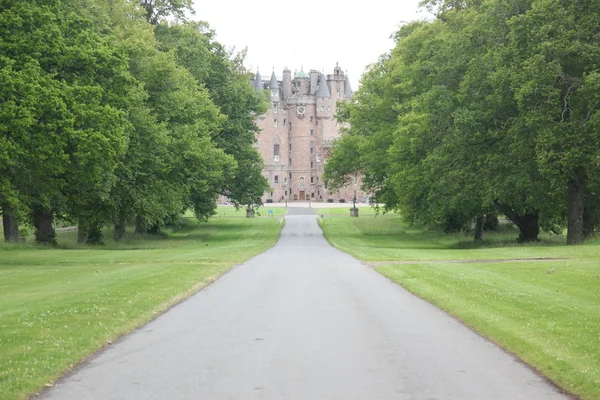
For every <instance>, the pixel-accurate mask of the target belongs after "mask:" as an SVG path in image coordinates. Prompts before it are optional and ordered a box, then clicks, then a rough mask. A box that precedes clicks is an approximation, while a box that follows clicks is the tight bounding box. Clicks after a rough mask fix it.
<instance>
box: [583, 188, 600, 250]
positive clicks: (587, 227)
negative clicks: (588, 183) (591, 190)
mask: <svg viewBox="0 0 600 400" xmlns="http://www.w3.org/2000/svg"><path fill="white" fill-rule="evenodd" d="M585 198H586V200H587V199H588V195H587V194H585ZM597 216H598V209H597V206H596V205H595V203H594V201H589V200H588V201H584V204H583V237H584V238H585V239H587V238H589V237H592V236H594V235H595V234H596V219H597Z"/></svg>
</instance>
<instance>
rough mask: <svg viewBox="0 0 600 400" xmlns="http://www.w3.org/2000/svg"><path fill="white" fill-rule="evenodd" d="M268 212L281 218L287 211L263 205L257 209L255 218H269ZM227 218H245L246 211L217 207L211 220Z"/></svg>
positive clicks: (229, 207)
mask: <svg viewBox="0 0 600 400" xmlns="http://www.w3.org/2000/svg"><path fill="white" fill-rule="evenodd" d="M269 210H273V216H274V217H282V216H284V215H285V214H286V212H287V209H286V208H283V207H269V205H268V204H267V205H264V206H262V207H259V208H258V210H257V213H256V217H261V218H266V217H268V216H269ZM229 217H241V218H246V209H245V208H243V207H242V208H240V209H239V210H236V209H235V207H234V206H219V207H217V214H216V215H215V216H214V217H213V218H229Z"/></svg>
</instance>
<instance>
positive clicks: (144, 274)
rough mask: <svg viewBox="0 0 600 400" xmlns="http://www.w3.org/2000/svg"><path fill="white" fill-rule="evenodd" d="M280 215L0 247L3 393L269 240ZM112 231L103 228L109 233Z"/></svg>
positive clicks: (59, 367) (88, 349)
mask: <svg viewBox="0 0 600 400" xmlns="http://www.w3.org/2000/svg"><path fill="white" fill-rule="evenodd" d="M281 226H282V224H280V223H278V222H277V219H245V218H241V219H237V218H236V219H233V218H232V219H226V218H222V219H214V220H211V221H210V222H208V223H201V224H198V223H197V222H196V221H195V220H193V219H187V218H186V219H183V220H182V221H181V223H180V225H179V226H178V227H176V228H174V229H169V230H166V231H165V233H164V234H162V235H159V236H155V237H148V238H145V239H139V238H133V237H132V238H128V239H127V240H125V241H123V242H119V243H114V242H111V241H107V244H106V245H105V246H101V247H96V248H85V247H83V246H78V245H77V244H75V238H76V233H75V232H68V233H66V232H65V233H59V236H58V242H59V249H51V248H45V247H41V246H36V245H31V244H20V245H12V246H11V245H0V259H1V260H2V261H1V263H0V398H1V399H17V398H25V397H27V395H29V394H31V393H35V392H36V391H37V390H38V389H39V388H40V387H42V386H44V384H46V383H49V382H52V381H53V380H55V379H56V378H58V377H59V376H61V374H62V373H63V372H64V371H66V370H68V369H70V368H72V367H73V366H74V365H75V364H77V363H78V362H79V361H80V360H82V359H83V358H85V357H86V356H88V355H90V354H92V353H94V352H95V351H97V350H99V349H101V348H102V347H104V346H105V345H106V344H107V343H110V342H112V341H113V340H115V339H116V338H118V337H119V336H121V335H123V334H124V333H127V332H129V331H131V330H132V329H134V328H135V327H137V326H140V325H142V324H144V323H146V322H148V321H149V320H151V319H152V318H153V317H155V316H156V315H157V314H159V313H160V312H162V311H164V310H166V309H167V308H169V307H170V306H172V305H174V304H176V303H177V302H178V301H180V300H182V299H184V298H186V297H188V296H189V295H191V294H193V293H194V292H196V291H197V290H199V289H200V288H201V287H203V286H205V285H207V284H209V283H211V282H212V281H214V280H215V279H217V278H218V277H219V276H220V275H222V274H223V273H225V272H226V271H228V270H229V269H230V268H231V267H232V266H233V265H235V264H238V263H241V262H243V261H246V260H248V259H249V258H251V257H253V256H254V255H256V254H258V253H260V252H262V251H264V250H266V249H268V248H270V247H271V246H273V245H274V243H275V242H276V240H277V238H278V236H279V232H280V229H281ZM108 236H109V233H108V232H107V237H108Z"/></svg>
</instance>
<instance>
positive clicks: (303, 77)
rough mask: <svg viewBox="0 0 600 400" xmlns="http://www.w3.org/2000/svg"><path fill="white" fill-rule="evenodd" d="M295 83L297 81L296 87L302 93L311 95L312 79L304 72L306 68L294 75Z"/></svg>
mask: <svg viewBox="0 0 600 400" xmlns="http://www.w3.org/2000/svg"><path fill="white" fill-rule="evenodd" d="M294 81H296V87H297V88H298V91H299V92H300V93H302V94H308V93H309V84H310V77H309V76H308V74H307V73H306V72H304V67H302V68H300V72H296V73H295V74H294Z"/></svg>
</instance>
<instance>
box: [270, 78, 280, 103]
mask: <svg viewBox="0 0 600 400" xmlns="http://www.w3.org/2000/svg"><path fill="white" fill-rule="evenodd" d="M269 91H270V92H271V101H279V82H277V76H275V71H273V73H272V74H271V80H270V81H269Z"/></svg>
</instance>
